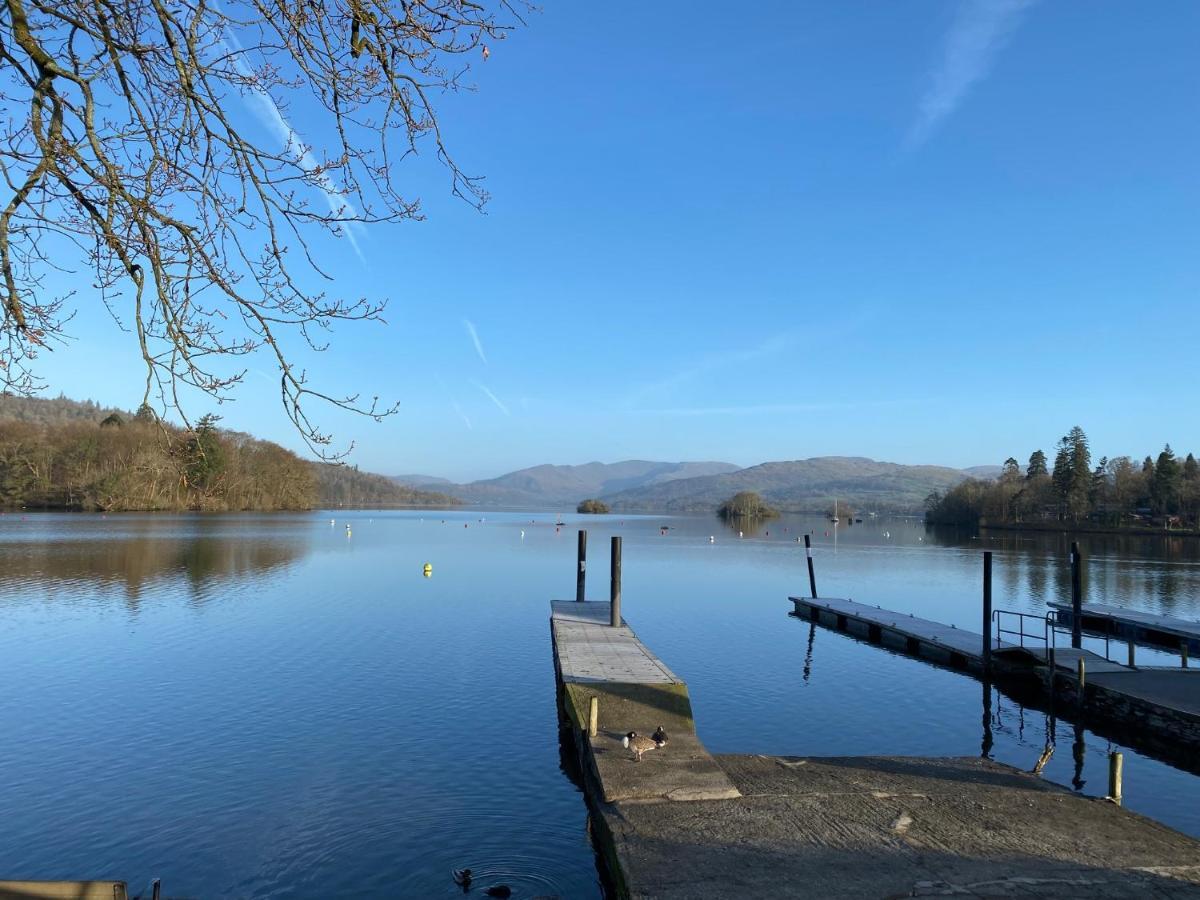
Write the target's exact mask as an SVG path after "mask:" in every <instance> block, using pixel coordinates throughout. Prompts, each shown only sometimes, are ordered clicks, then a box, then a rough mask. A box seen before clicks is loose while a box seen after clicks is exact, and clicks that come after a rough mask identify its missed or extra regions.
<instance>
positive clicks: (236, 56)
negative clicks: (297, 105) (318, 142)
mask: <svg viewBox="0 0 1200 900" xmlns="http://www.w3.org/2000/svg"><path fill="white" fill-rule="evenodd" d="M225 42H226V43H227V44H228V45H229V46H230V48H231V49H232V51H233V52H232V54H231V55H232V56H233V62H234V65H235V66H236V67H237V70H238V73H239V74H240V75H242V76H243V77H245V78H249V77H251V75H252V72H251V70H250V66H249V65H248V64H247V63H246V60H245V58H244V57H245V52H244V51H243V49H242V45H241V43H240V42H239V41H238V39H237V36H236V35H234V33H233V32H232V31H231V30H229V29H228V28H226V29H225ZM249 96H250V97H251V98H252V99H253V102H251V103H248V104H247V106H248V108H249V109H250V111H251V112H252V113H253V114H254V117H255V118H256V119H258V121H259V122H260V123H261V124H262V125H264V126H265V127H266V128H267V129H268V130H270V131H273V132H274V133H275V136H276V137H277V138H279V140H280V141H282V142H283V144H284V146H285V147H286V148H287V152H288V153H290V154H292V155H293V156H295V157H298V158H299V160H300V166H301V168H303V169H304V171H305V172H306V173H307V174H308V175H309V176H310V177H311V176H313V174H314V173H317V174H316V181H317V184H318V185H319V186H320V189H321V193H323V194H324V195H325V201H326V203H328V204H329V212H330V213H331V214H332V215H334V216H336V217H338V218H346V219H351V220H355V219H357V218H358V210H357V209H355V207H354V205H353V204H352V203H351V202H350V201H349V200H348V199H347V198H346V195H345V194H344V193H343V192H342V191H340V190H338V187H337V185H335V184H334V183H333V181H332V180H331V179H330V178H329V176H328V175H327V174H325V173H324V172H320V171H319V167H318V165H317V160H316V158H315V157H314V156H313V155H312V152H311V151H310V150H309V149H308V148H307V147H306V146H305V145H304V142H303V141H302V140H300V135H299V133H298V132H297V131H296V129H295V128H293V127H292V123H291V122H289V121H288V120H287V119H286V118H285V117H284V115H283V112H282V111H281V110H280V109H279V106H278V105H277V104H276V103H275V100H274V98H273V97H272V96H271V95H270V94H268V93H267V92H266V91H264V90H260V89H258V88H255V89H253V90H252V91H251V92H250V95H249ZM341 225H342V234H344V235H345V236H346V239H347V240H349V241H350V246H351V247H353V248H354V255H355V256H357V257H358V260H359V262H361V263H363V264H364V265H366V262H367V258H366V257H365V256H364V255H363V252H362V247H360V246H359V244H358V238H357V237H356V236H355V233H354V232H355V229H363V231H364V233H365V228H364V226H363V225H362V223H360V222H357V221H347V222H342V223H341Z"/></svg>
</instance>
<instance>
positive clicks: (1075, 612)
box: [1071, 541, 1083, 650]
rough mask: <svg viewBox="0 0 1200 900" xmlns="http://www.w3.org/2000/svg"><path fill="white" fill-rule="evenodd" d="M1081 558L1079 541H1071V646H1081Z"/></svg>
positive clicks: (1076, 647)
mask: <svg viewBox="0 0 1200 900" xmlns="http://www.w3.org/2000/svg"><path fill="white" fill-rule="evenodd" d="M1082 570H1083V560H1082V559H1081V558H1080V555H1079V542H1078V541H1071V646H1072V647H1073V648H1074V649H1076V650H1078V649H1079V648H1080V647H1082V646H1083V571H1082Z"/></svg>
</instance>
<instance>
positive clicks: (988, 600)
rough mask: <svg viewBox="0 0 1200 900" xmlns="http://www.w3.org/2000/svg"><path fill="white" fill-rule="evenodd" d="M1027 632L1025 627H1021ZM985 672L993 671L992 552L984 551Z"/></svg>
mask: <svg viewBox="0 0 1200 900" xmlns="http://www.w3.org/2000/svg"><path fill="white" fill-rule="evenodd" d="M1021 631H1022V632H1024V631H1025V626H1024V625H1022V626H1021ZM983 671H984V674H985V675H986V674H987V673H988V672H990V671H992V551H991V550H985V551H983Z"/></svg>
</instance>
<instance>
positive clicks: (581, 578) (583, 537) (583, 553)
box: [575, 528, 587, 603]
mask: <svg viewBox="0 0 1200 900" xmlns="http://www.w3.org/2000/svg"><path fill="white" fill-rule="evenodd" d="M578 562H579V565H578V572H577V573H576V575H575V602H576V603H582V602H583V585H584V582H585V581H586V580H587V532H586V531H585V530H584V529H582V528H580V529H579V559H578Z"/></svg>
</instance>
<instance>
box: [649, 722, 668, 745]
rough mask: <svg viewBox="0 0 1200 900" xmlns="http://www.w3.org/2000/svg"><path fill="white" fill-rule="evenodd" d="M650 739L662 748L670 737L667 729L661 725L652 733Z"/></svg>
mask: <svg viewBox="0 0 1200 900" xmlns="http://www.w3.org/2000/svg"><path fill="white" fill-rule="evenodd" d="M650 740H652V741H654V745H655V746H656V747H658V748H659V749H660V750H661V749H662V748H663V747H665V746H666V745H667V741H668V740H669V738H668V737H667V729H665V728H663V727H662V726H661V725H659V726H658V728H656V729H655V730H654V734H652V735H650Z"/></svg>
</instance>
